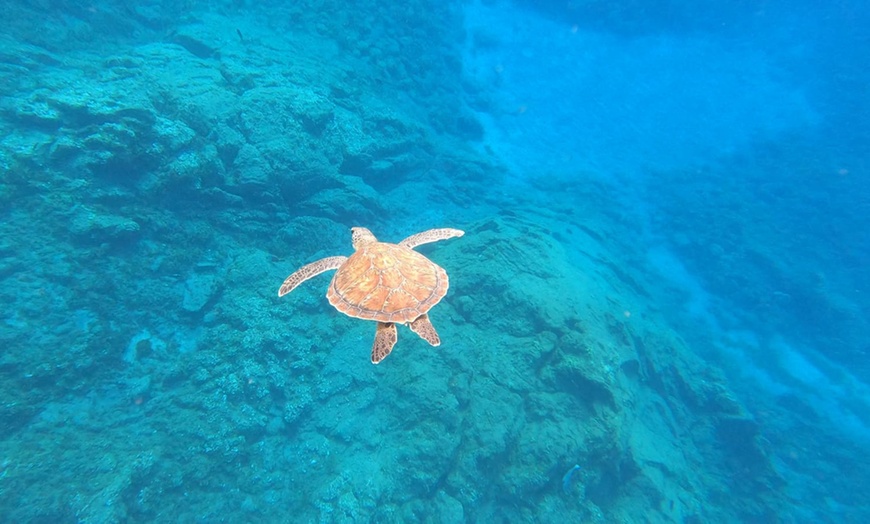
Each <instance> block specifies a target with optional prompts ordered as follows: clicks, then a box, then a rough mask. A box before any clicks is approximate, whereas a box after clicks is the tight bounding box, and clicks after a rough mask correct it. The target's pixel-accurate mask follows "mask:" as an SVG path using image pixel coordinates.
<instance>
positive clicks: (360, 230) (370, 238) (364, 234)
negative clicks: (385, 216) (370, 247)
mask: <svg viewBox="0 0 870 524" xmlns="http://www.w3.org/2000/svg"><path fill="white" fill-rule="evenodd" d="M350 231H351V233H352V235H351V241H352V242H353V248H354V249H356V250H359V249H360V248H361V247H363V246H365V245H366V244H371V243H372V242H377V241H378V239H377V238H375V236H374V235H373V234H372V232H371V231H369V230H368V229H366V228H364V227H352V228H350Z"/></svg>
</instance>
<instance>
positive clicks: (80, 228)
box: [69, 206, 139, 243]
mask: <svg viewBox="0 0 870 524" xmlns="http://www.w3.org/2000/svg"><path fill="white" fill-rule="evenodd" d="M69 230H70V232H71V233H73V234H74V235H75V236H77V237H78V238H79V239H81V240H90V241H92V242H95V243H103V242H115V241H124V240H129V239H131V238H133V237H136V236H137V235H138V233H139V223H138V222H136V221H135V220H131V219H129V218H125V217H121V216H118V215H112V214H109V213H98V212H96V211H94V210H93V209H91V208H89V207H86V206H79V207H78V208H77V210H76V212H75V214H74V215H73V217H72V219H71V220H70V222H69Z"/></svg>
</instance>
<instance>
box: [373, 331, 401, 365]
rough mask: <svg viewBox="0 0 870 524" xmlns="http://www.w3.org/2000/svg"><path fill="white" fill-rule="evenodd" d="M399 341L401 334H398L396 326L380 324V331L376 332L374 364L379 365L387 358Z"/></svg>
mask: <svg viewBox="0 0 870 524" xmlns="http://www.w3.org/2000/svg"><path fill="white" fill-rule="evenodd" d="M398 339H399V334H398V333H397V332H396V325H395V324H393V323H392V322H389V323H388V322H378V329H377V331H375V344H374V345H373V346H372V364H377V363H378V362H380V361H381V360H384V359H385V358H387V355H389V354H390V351H392V350H393V346H395V345H396V340H398Z"/></svg>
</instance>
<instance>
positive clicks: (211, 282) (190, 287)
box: [181, 273, 219, 313]
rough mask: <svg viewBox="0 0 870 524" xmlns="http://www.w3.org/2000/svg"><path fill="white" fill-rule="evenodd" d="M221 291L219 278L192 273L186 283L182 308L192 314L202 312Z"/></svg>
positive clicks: (207, 274)
mask: <svg viewBox="0 0 870 524" xmlns="http://www.w3.org/2000/svg"><path fill="white" fill-rule="evenodd" d="M218 291H219V287H218V281H217V276H216V275H215V274H213V273H192V274H191V275H190V276H188V277H187V280H185V281H184V295H183V298H182V300H181V307H182V308H183V309H184V310H185V311H188V312H190V313H196V312H198V311H201V310H202V308H204V307H205V305H206V304H208V303H209V302H210V301H211V300H212V299H213V298H214V297H215V295H217V293H218Z"/></svg>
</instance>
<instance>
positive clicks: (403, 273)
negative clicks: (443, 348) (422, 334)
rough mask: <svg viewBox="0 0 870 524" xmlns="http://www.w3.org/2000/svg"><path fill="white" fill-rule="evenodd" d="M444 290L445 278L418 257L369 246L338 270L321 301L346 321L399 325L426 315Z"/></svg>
mask: <svg viewBox="0 0 870 524" xmlns="http://www.w3.org/2000/svg"><path fill="white" fill-rule="evenodd" d="M447 287H448V280H447V272H446V271H444V269H442V268H441V267H440V266H438V265H437V264H435V263H434V262H432V261H431V260H429V259H428V258H426V257H424V256H423V255H421V254H420V253H417V252H416V251H413V250H411V249H409V248H407V247H403V246H399V245H396V244H388V243H385V242H372V243H370V244H367V245H365V246H363V247H361V248H360V249H359V250H358V251H357V252H356V253H354V254H353V255H351V256H350V257H349V258H348V259H347V260H346V261H345V263H344V264H342V265H341V267H339V268H338V271H336V273H335V276H333V277H332V282H330V283H329V290H328V291H327V292H326V298H327V299H328V300H329V303H330V304H332V305H333V306H335V309H337V310H339V311H341V312H342V313H344V314H346V315H349V316H352V317H356V318H363V319H366V320H377V321H379V322H397V323H400V324H404V323H408V322H411V321H413V320H415V319H416V318H417V317H419V316H420V315H422V314H424V313H426V312H427V311H429V310H430V309H431V308H432V306H434V305H435V304H437V303H438V302H439V301H440V300H441V299H442V298H444V295H445V294H447Z"/></svg>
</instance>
